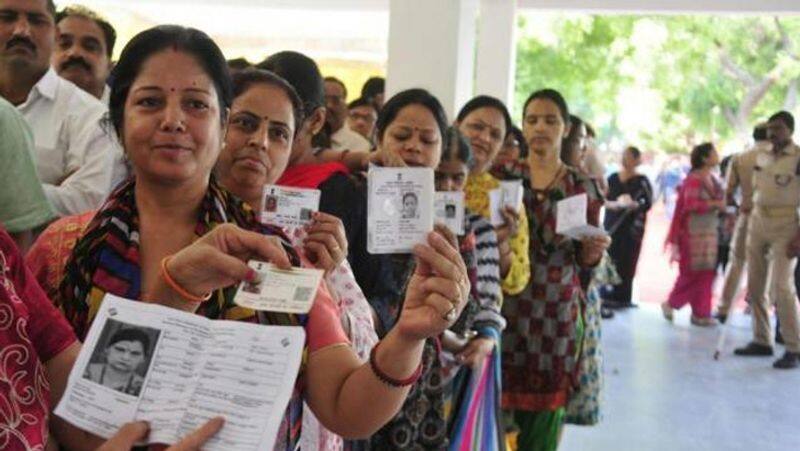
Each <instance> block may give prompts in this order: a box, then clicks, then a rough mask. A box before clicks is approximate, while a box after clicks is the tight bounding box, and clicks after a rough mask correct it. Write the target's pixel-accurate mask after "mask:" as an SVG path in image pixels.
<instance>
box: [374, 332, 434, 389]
mask: <svg viewBox="0 0 800 451" xmlns="http://www.w3.org/2000/svg"><path fill="white" fill-rule="evenodd" d="M380 344H381V343H380V342H378V343H377V344H376V345H375V347H373V348H372V351H370V353H369V367H370V369H372V372H373V373H374V374H375V376H376V377H377V378H378V379H379V380H380V381H381V382H383V383H384V384H386V385H389V386H392V387H396V388H402V387H408V386H409V385H414V383H415V382H417V381H418V380H419V378H420V376H422V362H421V361H420V362H419V366H417V369H416V370H414V373H413V374H411V376H409V377H407V378H405V379H394V378H392V377H390V376H389V375H387V374H386V373H384V372H383V371H381V370H380V368H378V362H377V358H376V355H377V353H378V346H379V345H380Z"/></svg>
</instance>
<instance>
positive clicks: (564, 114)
mask: <svg viewBox="0 0 800 451" xmlns="http://www.w3.org/2000/svg"><path fill="white" fill-rule="evenodd" d="M534 100H549V101H551V102H553V103H554V104H555V105H556V106H557V107H558V111H559V112H560V113H561V120H563V121H564V124H567V125H569V124H570V121H569V107H568V106H567V101H566V100H564V96H562V95H561V93H560V92H558V91H556V90H555V89H540V90H539V91H535V92H533V93H532V94H531V95H530V96H528V100H526V101H525V105H524V106H523V107H522V119H523V121H524V120H525V111H526V110H527V109H528V105H530V103H531V102H533V101H534Z"/></svg>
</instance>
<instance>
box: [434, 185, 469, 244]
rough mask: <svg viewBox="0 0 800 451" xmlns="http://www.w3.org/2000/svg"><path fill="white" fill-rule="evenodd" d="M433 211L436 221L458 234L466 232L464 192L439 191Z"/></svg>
mask: <svg viewBox="0 0 800 451" xmlns="http://www.w3.org/2000/svg"><path fill="white" fill-rule="evenodd" d="M433 211H434V214H435V216H436V222H438V223H442V224H444V225H446V226H447V228H448V229H450V231H451V232H453V233H454V234H456V235H463V234H464V192H463V191H437V192H436V194H435V195H434V202H433Z"/></svg>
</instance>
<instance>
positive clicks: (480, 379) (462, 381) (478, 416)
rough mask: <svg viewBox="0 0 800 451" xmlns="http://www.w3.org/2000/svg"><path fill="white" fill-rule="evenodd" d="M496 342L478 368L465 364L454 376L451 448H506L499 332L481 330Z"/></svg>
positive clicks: (490, 450)
mask: <svg viewBox="0 0 800 451" xmlns="http://www.w3.org/2000/svg"><path fill="white" fill-rule="evenodd" d="M481 333H482V334H486V335H488V336H490V337H491V338H493V339H494V340H495V342H496V343H497V345H496V346H495V350H494V351H493V352H492V354H491V355H490V356H488V357H487V358H486V359H484V361H483V364H482V365H481V367H480V369H478V370H477V371H475V370H473V369H471V368H468V367H462V368H461V370H460V371H459V372H458V374H457V375H456V377H455V379H454V380H453V393H454V399H453V418H452V419H451V422H450V425H449V431H448V432H449V434H450V447H449V448H448V449H449V451H505V437H504V433H503V427H502V424H501V418H500V394H501V393H502V390H501V386H500V384H501V381H502V379H501V377H500V352H499V349H500V334H499V333H498V332H497V330H495V329H493V328H490V327H487V328H485V329H483V330H481Z"/></svg>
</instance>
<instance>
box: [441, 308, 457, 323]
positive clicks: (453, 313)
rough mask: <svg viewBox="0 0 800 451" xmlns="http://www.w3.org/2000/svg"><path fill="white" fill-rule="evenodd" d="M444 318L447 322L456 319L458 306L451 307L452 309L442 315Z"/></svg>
mask: <svg viewBox="0 0 800 451" xmlns="http://www.w3.org/2000/svg"><path fill="white" fill-rule="evenodd" d="M442 319H443V320H445V321H447V322H451V321H455V319H456V308H455V307H451V308H450V310H448V311H447V313H446V314H445V315H444V316H443V317H442Z"/></svg>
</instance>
